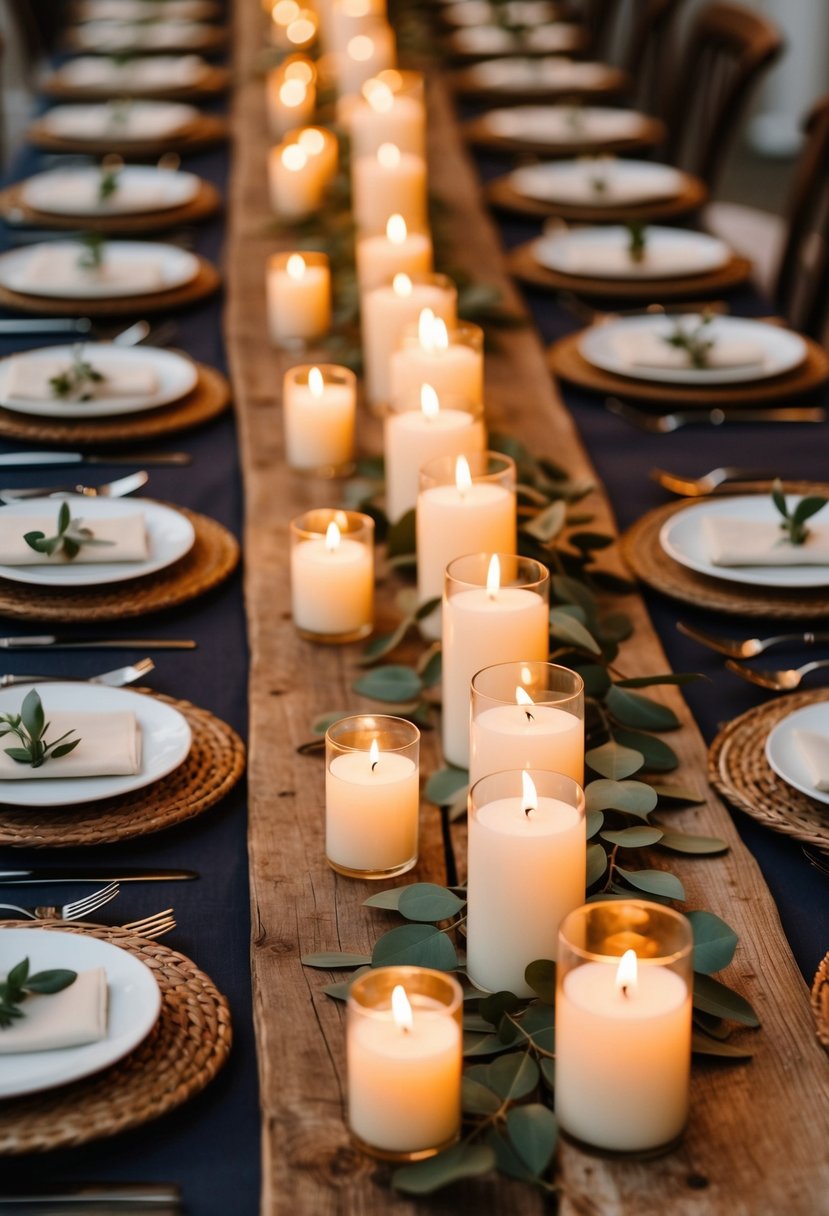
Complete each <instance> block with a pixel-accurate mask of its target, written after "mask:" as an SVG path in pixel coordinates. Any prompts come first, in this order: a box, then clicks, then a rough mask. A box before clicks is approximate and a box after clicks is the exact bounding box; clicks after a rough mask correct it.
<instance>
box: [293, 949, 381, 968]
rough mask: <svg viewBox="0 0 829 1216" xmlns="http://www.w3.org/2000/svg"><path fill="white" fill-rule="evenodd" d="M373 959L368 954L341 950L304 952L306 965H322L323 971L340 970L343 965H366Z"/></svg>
mask: <svg viewBox="0 0 829 1216" xmlns="http://www.w3.org/2000/svg"><path fill="white" fill-rule="evenodd" d="M370 962H371V959H370V958H369V956H368V955H367V954H348V953H346V952H344V951H339V950H323V951H320V952H319V953H317V954H303V956H302V963H303V966H305V967H320V968H321V969H322V970H323V971H338V970H340V968H342V967H364V966H365V965H366V963H370Z"/></svg>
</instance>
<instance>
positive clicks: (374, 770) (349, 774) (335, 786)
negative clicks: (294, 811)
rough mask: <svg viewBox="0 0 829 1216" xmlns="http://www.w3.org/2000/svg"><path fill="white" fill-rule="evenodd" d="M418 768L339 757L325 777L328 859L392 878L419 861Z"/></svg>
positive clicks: (392, 756) (383, 759) (399, 761)
mask: <svg viewBox="0 0 829 1216" xmlns="http://www.w3.org/2000/svg"><path fill="white" fill-rule="evenodd" d="M419 807H420V792H419V788H418V767H417V764H416V763H415V762H414V761H413V760H412V759H411V758H410V757H409V756H403V755H398V754H397V753H395V752H388V751H380V749H379V747H378V746H377V742H376V740H375V741H374V743H373V744H372V746H371V750H363V751H359V750H358V751H349V752H342V753H340V754H339V755H335V756H334V757H333V758H332V759H331V761H330V763H329V764H328V767H327V769H326V774H325V855H326V857H327V858H328V861H329V863H330V864H331V865H332V866H333V867H334V868H335V869H337V870H340V871H341V872H345V873H348V874H350V875H360V876H363V877H375V878H380V877H390V876H391V875H394V874H402V873H404V872H405V871H406V870H408V869H411V867H412V866H413V865H414V863H415V861H416V860H417V829H418V813H419Z"/></svg>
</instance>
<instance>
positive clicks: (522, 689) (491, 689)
mask: <svg viewBox="0 0 829 1216" xmlns="http://www.w3.org/2000/svg"><path fill="white" fill-rule="evenodd" d="M508 768H537V769H546V770H548V771H552V772H555V773H565V774H566V775H567V776H568V777H572V778H573V780H574V781H578V782H579V783H581V782H582V781H584V682H583V680H582V678H581V676H579V675H578V674H577V673H576V672H575V671H570V670H569V668H567V667H558V666H556V664H555V663H539V662H529V661H522V662H517V663H498V664H494V665H491V666H487V667H485V668H484V669H483V670H481V671H478V672H477V674H476V675H475V676H474V678H473V680H472V728H471V734H470V761H469V780H470V782H472V783H474V782H475V781H479V780H480V778H481V777H485V776H486V775H487V774H488V773H497V772H498V771H499V770H501V769H508Z"/></svg>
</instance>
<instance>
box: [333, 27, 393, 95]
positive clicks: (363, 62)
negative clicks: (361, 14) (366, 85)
mask: <svg viewBox="0 0 829 1216" xmlns="http://www.w3.org/2000/svg"><path fill="white" fill-rule="evenodd" d="M396 63H397V44H396V42H395V37H394V30H393V29H392V28H391V26H390V25H389V24H388V23H387V22H385V21H374V22H372V24H371V25H370V27H368V28H366V29H365V30H364V31H362V32H361V33H358V34H355V35H354V36H353V37H352V38H349V39H348V41H347V42H346V44H345V47H344V49H343V51H342V53H341V54H337V56H336V74H337V87H338V91H339V92H340V94H344V93H359V91H360V88H361V86H362V84H363V82H364V81H366V80H368V79H370V77H372V76H376V75H377V73H378V72H381V71H383V70H384V69H386V68H393V67H394V66H395V65H396Z"/></svg>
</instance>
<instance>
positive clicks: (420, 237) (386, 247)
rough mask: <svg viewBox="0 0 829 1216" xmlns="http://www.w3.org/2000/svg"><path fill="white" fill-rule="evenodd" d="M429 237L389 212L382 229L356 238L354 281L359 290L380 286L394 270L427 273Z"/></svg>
mask: <svg viewBox="0 0 829 1216" xmlns="http://www.w3.org/2000/svg"><path fill="white" fill-rule="evenodd" d="M432 257H433V251H432V238H431V236H430V234H429V233H428V232H410V231H409V229H408V226H407V224H406V221H405V220H404V219H403V216H402V215H391V216H389V219H388V222H387V224H386V227H385V231H384V232H378V233H373V234H371V235H364V236H359V237H358V238H357V283H358V286H359V288H360V291H368V290H370V289H371V288H372V287H380V286H381V285H382V284H383V283H388V282H390V281H391V280H392V279H393V278H394V276H395V275H396V274H407V275H413V274H429V273H431V270H432Z"/></svg>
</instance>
